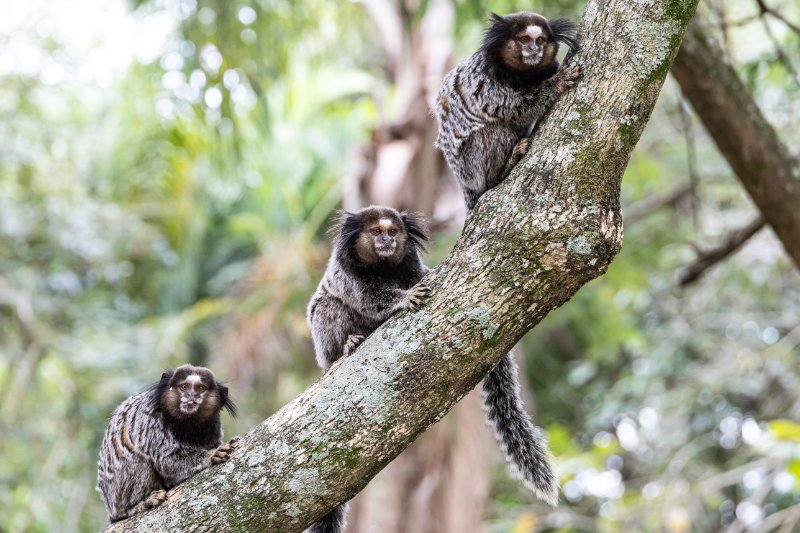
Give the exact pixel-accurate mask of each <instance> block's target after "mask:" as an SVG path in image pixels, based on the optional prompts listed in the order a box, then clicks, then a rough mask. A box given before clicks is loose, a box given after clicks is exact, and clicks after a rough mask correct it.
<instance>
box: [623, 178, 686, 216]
mask: <svg viewBox="0 0 800 533" xmlns="http://www.w3.org/2000/svg"><path fill="white" fill-rule="evenodd" d="M691 191H692V189H691V186H690V185H689V184H684V185H680V186H678V187H675V188H674V189H672V190H671V191H669V192H667V193H666V194H662V195H651V196H648V197H647V198H645V199H644V200H641V201H639V202H637V203H635V204H633V205H632V206H631V207H630V209H628V210H627V212H626V213H625V215H624V216H625V224H626V225H630V224H635V223H637V222H639V221H640V220H642V219H643V218H645V217H647V216H648V215H650V214H651V213H653V212H654V211H658V210H659V209H662V208H664V207H672V206H674V205H676V204H677V203H678V202H680V201H681V200H683V199H684V198H686V196H687V195H688V194H689V193H690V192H691Z"/></svg>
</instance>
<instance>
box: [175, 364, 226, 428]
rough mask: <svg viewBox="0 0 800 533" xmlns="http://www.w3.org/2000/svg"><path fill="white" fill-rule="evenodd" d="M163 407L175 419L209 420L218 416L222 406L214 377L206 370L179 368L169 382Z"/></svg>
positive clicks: (188, 366) (189, 367)
mask: <svg viewBox="0 0 800 533" xmlns="http://www.w3.org/2000/svg"><path fill="white" fill-rule="evenodd" d="M162 406H163V407H164V408H165V409H167V411H168V412H169V414H170V415H171V416H173V417H174V418H189V417H195V416H196V417H199V418H207V417H208V416H211V415H213V414H216V413H217V412H218V411H219V410H220V408H221V404H220V397H219V391H218V390H217V387H216V381H215V380H214V375H213V374H212V373H211V371H210V370H208V369H206V368H199V367H194V366H191V365H184V366H181V367H179V368H178V369H176V370H175V373H174V374H173V376H172V378H171V379H170V381H169V387H168V388H167V390H166V392H165V393H164V396H163V398H162Z"/></svg>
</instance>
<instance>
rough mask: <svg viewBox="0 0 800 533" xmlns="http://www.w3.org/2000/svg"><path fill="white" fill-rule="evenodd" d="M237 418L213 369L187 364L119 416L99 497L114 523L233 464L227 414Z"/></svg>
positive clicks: (103, 454)
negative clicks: (225, 430) (200, 475)
mask: <svg viewBox="0 0 800 533" xmlns="http://www.w3.org/2000/svg"><path fill="white" fill-rule="evenodd" d="M222 409H227V410H228V412H229V413H231V414H232V415H234V416H235V415H236V407H235V405H234V403H233V401H232V400H231V399H230V397H229V396H228V387H226V386H225V385H223V384H222V383H220V382H218V381H216V379H215V378H214V374H213V373H212V372H211V370H209V369H207V368H203V367H196V366H192V365H183V366H181V367H178V368H177V369H176V370H175V371H174V372H173V371H171V370H170V371H167V372H164V373H163V374H162V375H161V380H160V381H159V382H158V383H156V384H154V385H152V386H151V387H150V388H148V389H147V390H146V391H144V392H141V393H139V394H135V395H134V396H131V397H130V398H128V399H127V400H125V401H124V402H122V404H120V405H119V407H117V408H116V409H115V410H114V413H113V414H112V415H111V421H110V422H109V424H108V429H106V434H105V437H104V438H103V444H102V446H101V447H100V461H99V463H98V472H97V490H98V491H99V492H100V495H101V497H102V499H103V503H104V504H105V506H106V511H108V515H109V518H110V519H111V521H112V522H116V521H118V520H122V519H123V518H128V517H129V516H132V515H134V514H137V513H141V512H143V511H147V510H149V509H152V508H153V507H156V506H158V505H160V504H161V503H163V502H164V500H165V499H166V497H167V495H166V490H168V489H170V488H172V487H174V486H175V485H178V484H179V483H181V482H182V481H184V480H186V479H187V478H189V477H191V476H193V475H195V474H196V473H197V472H200V471H201V470H203V469H205V468H207V467H209V466H211V465H215V464H219V463H223V462H225V461H227V460H228V457H229V455H230V453H231V452H232V451H233V449H234V448H235V446H236V441H237V440H238V437H234V438H233V439H231V440H230V441H229V442H228V443H227V444H222V424H221V422H220V411H221V410H222Z"/></svg>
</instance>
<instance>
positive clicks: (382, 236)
mask: <svg viewBox="0 0 800 533" xmlns="http://www.w3.org/2000/svg"><path fill="white" fill-rule="evenodd" d="M390 239H391V237H389V235H388V234H386V233H381V234H380V235H379V236H378V242H380V243H381V244H386V243H387V242H389V240H390Z"/></svg>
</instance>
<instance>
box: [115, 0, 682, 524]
mask: <svg viewBox="0 0 800 533" xmlns="http://www.w3.org/2000/svg"><path fill="white" fill-rule="evenodd" d="M695 7H696V0H669V1H667V0H664V1H657V0H653V1H651V2H641V1H639V0H615V1H613V2H607V1H602V2H600V1H598V0H590V1H589V3H588V5H587V9H586V14H585V15H584V18H583V21H582V25H581V29H582V33H583V49H582V50H581V51H580V52H579V53H578V54H577V55H576V56H575V57H574V61H576V62H578V63H579V64H581V65H582V66H583V67H584V69H585V75H584V78H583V79H582V80H581V82H580V83H579V84H578V85H577V87H576V88H575V89H574V90H572V91H571V92H569V93H568V94H566V95H565V96H564V97H563V98H561V99H560V100H559V101H558V102H557V103H556V105H555V106H554V108H553V110H552V112H551V113H550V114H549V115H548V116H547V117H546V118H545V119H544V121H543V122H542V124H541V127H540V129H539V131H538V133H537V137H536V139H535V140H534V143H533V146H532V148H531V150H530V152H529V153H528V154H527V156H526V157H525V159H524V160H523V161H522V162H521V163H520V164H519V165H518V166H517V167H516V168H515V170H514V171H513V172H512V174H511V176H509V178H508V179H507V180H506V181H504V182H503V183H502V184H500V185H499V186H498V187H496V188H495V189H493V190H492V191H489V192H488V193H487V194H486V195H484V197H483V198H482V199H481V201H480V202H479V203H478V205H477V206H476V209H475V210H474V211H473V212H472V215H471V216H470V217H469V219H468V220H467V223H466V225H465V227H464V232H463V234H462V236H461V238H460V239H459V241H458V242H457V243H456V245H455V247H454V249H453V251H452V253H451V255H450V256H449V257H448V258H447V259H446V260H445V261H444V262H443V263H442V264H441V265H439V266H438V267H437V268H436V269H434V270H433V271H432V272H431V273H429V275H428V276H427V277H426V282H427V283H428V284H429V285H430V287H431V289H432V295H431V298H430V300H429V301H428V302H427V303H426V304H425V306H424V308H423V309H421V310H419V311H417V312H413V313H408V312H406V313H400V314H398V315H397V316H394V317H392V318H391V319H390V320H389V321H387V322H386V323H385V324H384V325H382V326H381V327H380V328H378V330H377V331H375V333H373V334H372V335H370V336H369V337H368V338H367V339H366V340H365V341H364V343H363V344H362V345H361V346H360V347H359V348H358V350H356V352H355V353H354V354H353V355H351V356H350V357H347V358H345V359H343V360H341V362H339V363H337V365H336V366H335V368H333V369H332V370H331V371H329V372H327V373H326V374H325V375H324V376H323V377H322V379H320V380H319V381H318V382H316V383H315V384H314V385H312V386H311V387H310V388H309V389H307V390H306V391H305V392H304V393H303V394H302V395H300V396H299V397H298V398H296V399H295V400H293V401H292V402H290V403H289V404H287V405H286V406H284V407H283V409H281V410H280V411H279V412H278V413H276V414H275V415H274V416H272V417H270V418H269V419H268V420H266V421H265V422H264V423H262V424H260V425H259V426H258V427H256V428H254V429H253V430H252V431H250V432H249V433H248V434H247V435H245V436H244V437H243V439H242V445H241V448H240V449H239V450H238V451H237V452H236V453H234V454H233V456H232V457H231V459H230V461H228V462H227V463H226V464H224V465H221V466H220V467H217V468H209V469H207V470H205V471H203V472H201V473H200V474H198V475H197V476H194V477H193V478H190V479H189V480H188V481H186V482H185V483H183V484H182V485H180V486H179V487H177V488H176V489H174V490H172V491H170V495H169V497H168V499H167V501H166V502H165V503H164V504H163V505H161V506H160V507H158V508H156V509H154V510H152V511H150V512H147V513H143V514H140V515H137V516H134V517H132V518H130V519H128V520H125V521H121V522H118V523H116V524H113V525H112V526H111V527H110V528H109V529H108V531H125V530H138V531H148V530H152V531H219V532H222V531H243V530H244V531H270V532H274V533H282V532H299V531H301V530H302V529H303V528H304V527H306V526H308V525H309V524H310V523H312V522H313V521H314V520H316V519H318V518H319V517H321V516H322V515H323V514H325V513H326V512H328V511H329V510H330V509H331V508H333V507H334V506H335V505H337V504H338V503H340V502H343V501H346V500H348V499H349V498H352V497H353V495H355V494H356V493H357V492H359V491H360V490H361V489H362V488H363V487H364V486H365V485H366V484H367V482H368V481H369V480H370V479H371V478H372V477H374V476H375V475H376V474H377V473H378V472H379V471H380V470H381V469H382V468H383V467H384V466H386V465H387V464H389V462H391V461H392V459H394V458H395V457H397V455H398V454H400V452H402V451H403V450H404V449H405V448H406V447H408V446H409V445H410V444H411V443H412V442H413V441H414V440H415V439H416V438H417V437H418V436H419V435H420V434H421V433H422V432H424V431H425V430H426V429H427V428H429V427H430V426H431V425H432V424H433V423H435V422H436V421H437V420H439V419H441V417H442V416H444V414H445V413H447V411H448V410H449V409H450V408H452V407H453V406H454V405H455V404H456V403H457V402H458V401H459V400H460V399H461V398H462V397H463V396H465V395H466V394H467V393H468V392H469V391H470V390H472V389H473V388H474V387H475V385H476V384H477V383H478V382H479V381H480V380H481V379H482V378H483V376H484V375H486V372H487V371H488V370H489V369H490V368H492V366H494V365H495V364H496V363H497V362H498V361H499V360H500V359H501V358H502V357H503V356H504V355H505V354H506V353H508V351H509V350H510V349H511V348H512V347H513V346H514V344H515V343H516V342H517V341H518V340H519V339H520V338H521V337H522V336H523V335H524V334H525V333H527V332H528V331H529V330H530V329H531V328H533V327H534V326H535V325H536V324H538V323H539V322H540V321H541V320H542V319H543V318H544V317H545V316H546V315H547V314H548V313H549V312H550V311H551V310H553V309H555V308H557V307H559V306H561V305H562V304H563V303H564V302H566V301H567V300H569V299H570V298H571V297H572V296H573V295H574V294H575V292H576V291H577V290H578V289H579V288H580V287H582V286H583V285H584V284H586V283H588V282H589V281H590V280H592V279H594V278H596V277H597V276H600V275H601V274H603V273H604V272H605V271H606V269H607V267H608V265H609V263H610V262H611V260H612V259H613V257H614V256H615V255H616V253H617V252H618V251H619V247H620V244H621V240H622V217H621V214H620V205H619V197H620V184H621V179H622V174H623V172H624V170H625V167H626V166H627V164H628V160H629V158H630V154H631V151H632V150H633V148H634V146H635V145H636V143H637V141H638V139H639V136H640V135H641V132H642V130H643V129H644V126H645V124H646V123H647V121H648V120H649V118H650V113H651V112H652V109H653V105H654V104H655V101H656V98H657V97H658V94H659V91H660V90H661V86H662V84H663V81H664V77H665V76H666V74H667V72H668V70H669V67H670V64H671V63H672V60H673V58H674V55H675V53H676V52H677V48H678V46H679V45H680V42H681V39H682V37H683V32H684V30H685V28H686V25H687V23H688V21H689V19H690V18H691V16H692V14H693V13H694V9H695ZM565 125H566V127H565Z"/></svg>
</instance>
